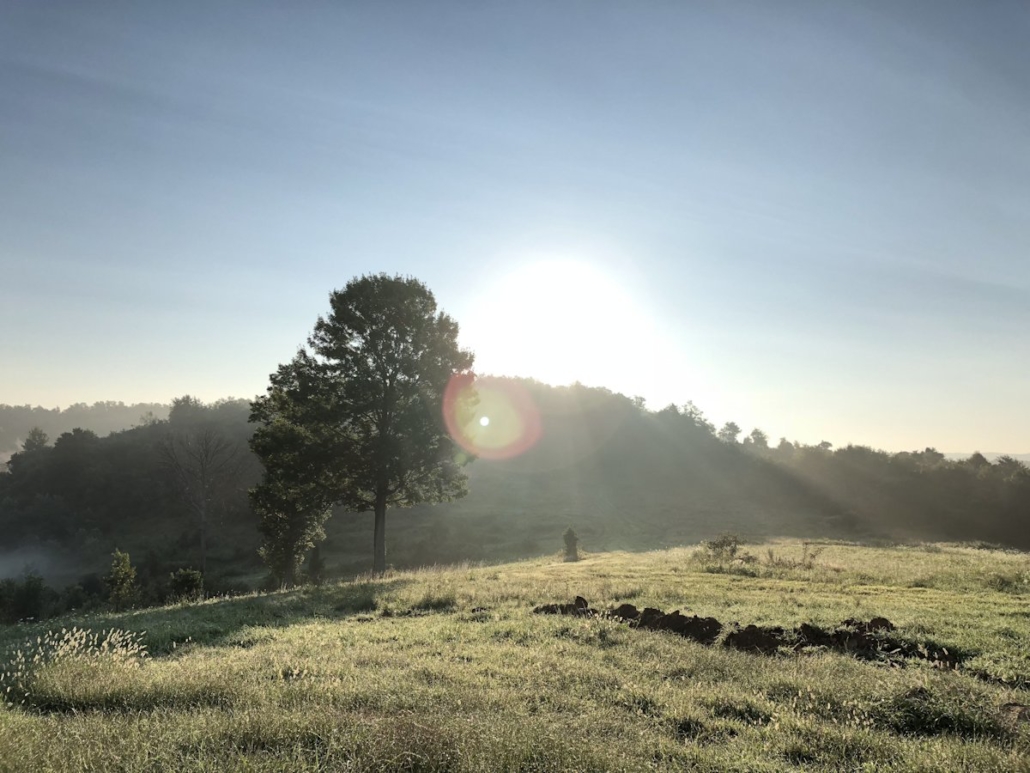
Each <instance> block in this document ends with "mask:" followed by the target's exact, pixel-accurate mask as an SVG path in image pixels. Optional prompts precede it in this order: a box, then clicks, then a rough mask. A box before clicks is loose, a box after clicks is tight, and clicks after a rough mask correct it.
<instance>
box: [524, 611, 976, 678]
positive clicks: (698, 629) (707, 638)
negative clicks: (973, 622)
mask: <svg viewBox="0 0 1030 773" xmlns="http://www.w3.org/2000/svg"><path fill="white" fill-rule="evenodd" d="M533 611H534V612H536V613H537V614H542V615H574V616H576V617H606V618H609V619H613V620H619V621H621V622H624V623H628V624H629V627H630V628H641V629H644V630H647V631H668V632H669V633H674V634H676V635H678V636H682V637H684V638H685V639H691V640H693V641H696V642H700V643H701V644H708V645H710V644H714V643H715V642H716V640H717V639H718V638H719V635H720V634H721V633H722V632H723V629H724V627H726V626H724V625H723V623H721V622H720V621H718V620H716V619H715V618H714V617H698V616H697V615H692V616H690V617H687V616H686V615H684V614H682V613H681V612H680V611H679V610H678V609H677V610H675V611H674V612H668V613H666V612H664V611H662V610H661V609H656V608H654V607H645V608H644V609H643V610H639V609H637V608H636V607H635V606H633V605H632V604H620V605H619V606H617V607H615V608H613V609H608V610H603V611H602V610H597V609H591V608H590V604H589V603H588V602H587V600H586V599H584V598H583V597H582V596H577V597H576V600H575V601H574V602H573V603H571V604H545V605H543V606H539V607H536V608H535V609H534V610H533ZM894 630H895V626H894V624H893V623H892V622H891V621H890V620H888V619H887V618H885V617H874V618H872V619H871V620H856V619H854V618H849V619H847V620H845V621H843V622H842V623H841V624H840V626H838V627H837V628H836V629H834V630H832V631H828V630H826V629H825V628H820V627H819V626H817V625H812V624H811V623H802V624H801V625H799V626H798V627H797V628H794V629H791V630H787V629H785V628H782V627H780V626H768V627H765V626H758V625H748V626H745V627H744V628H740V627H739V626H736V625H733V626H730V630H729V632H728V633H727V634H726V636H725V637H724V638H723V640H722V645H723V646H724V647H729V648H732V649H736V650H740V651H741V652H751V653H755V654H760V655H775V654H777V653H778V652H781V651H784V650H786V651H790V652H800V651H801V650H804V649H806V648H823V649H829V650H833V651H835V652H841V653H844V654H848V655H851V656H853V657H857V658H862V659H864V660H881V661H886V662H889V663H892V664H895V665H903V663H904V660H905V659H907V658H913V659H919V660H926V661H929V662H930V663H931V664H932V665H934V666H935V667H937V668H946V669H954V668H958V665H959V662H960V660H961V658H960V657H959V656H958V654H957V653H955V652H951V651H949V650H948V649H947V647H942V646H940V645H938V644H934V643H932V642H930V643H915V642H910V641H905V640H902V639H898V638H896V637H893V636H890V635H889V634H890V633H891V632H892V631H894Z"/></svg>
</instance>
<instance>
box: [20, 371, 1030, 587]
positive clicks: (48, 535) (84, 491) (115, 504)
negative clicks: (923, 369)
mask: <svg viewBox="0 0 1030 773" xmlns="http://www.w3.org/2000/svg"><path fill="white" fill-rule="evenodd" d="M521 383H522V385H523V386H524V387H525V389H526V390H527V391H528V392H529V394H530V395H531V397H532V400H533V401H534V403H535V404H536V406H537V408H538V409H539V412H540V416H541V430H542V431H541V434H540V437H539V440H538V442H537V443H536V444H535V445H534V446H533V447H532V448H530V449H529V450H527V451H526V452H525V453H523V454H522V455H520V456H516V457H514V458H511V459H504V460H487V459H479V460H477V461H475V462H474V463H473V464H471V465H470V467H469V468H468V472H469V478H470V493H469V495H468V497H466V498H465V499H463V500H460V501H458V502H456V503H453V504H448V505H439V506H434V507H419V508H413V509H411V510H406V511H405V510H401V511H396V510H395V511H392V512H391V514H390V519H391V520H390V543H389V551H390V552H389V561H390V563H391V564H393V565H395V566H398V567H404V566H418V565H423V564H433V563H445V562H453V561H459V560H488V561H492V560H502V559H507V558H514V557H528V556H533V555H539V554H541V553H548V552H554V551H556V550H558V549H559V548H560V545H561V541H560V535H561V533H562V532H563V531H564V530H565V529H566V528H567V527H569V526H572V527H573V528H574V529H575V530H576V531H577V532H578V533H579V535H580V538H581V540H582V542H581V545H582V548H583V549H584V550H586V551H588V552H589V551H591V550H609V549H619V548H625V549H632V550H639V549H649V548H656V547H663V546H669V545H676V544H683V543H685V542H692V541H697V540H699V539H703V538H707V537H710V536H713V535H715V534H719V533H722V532H727V531H730V532H737V533H740V534H741V535H744V536H746V537H759V536H770V535H785V536H804V537H815V536H828V537H838V538H847V539H859V540H882V539H902V540H930V539H933V540H982V541H986V542H991V543H998V544H1003V545H1009V546H1013V547H1020V548H1030V472H1028V469H1027V467H1026V466H1025V465H1024V464H1022V463H1021V462H1019V461H1017V460H1015V459H1011V458H1006V457H1003V458H1001V459H998V460H996V461H995V462H993V463H992V462H990V461H988V460H987V459H986V458H984V457H983V456H981V455H979V454H974V455H973V456H971V457H970V458H968V459H964V460H960V461H952V460H948V459H946V458H945V457H944V456H943V455H942V454H940V453H937V452H936V451H934V450H932V449H926V450H923V451H919V452H912V453H900V454H888V453H884V452H880V451H875V450H872V449H869V448H864V447H853V446H848V447H845V448H840V449H833V448H832V447H830V446H829V444H822V445H819V446H801V445H797V444H793V443H790V442H788V441H786V440H783V441H781V442H780V443H779V444H778V445H770V444H767V443H766V442H765V438H764V435H762V433H761V432H753V433H751V434H750V435H749V436H747V437H745V438H744V440H743V442H739V441H738V440H737V433H735V432H734V430H735V429H736V428H735V427H732V426H731V427H729V428H726V427H724V428H722V429H721V430H719V431H718V432H716V430H715V428H714V427H712V426H711V425H710V424H709V423H708V422H707V421H706V420H705V418H704V416H703V415H702V414H701V413H700V411H698V410H697V409H696V408H695V407H694V406H693V405H690V404H688V405H687V406H685V407H681V408H676V407H672V406H670V407H669V408H666V409H664V410H661V411H657V412H652V411H648V410H646V409H644V408H643V407H642V406H641V405H640V404H638V403H636V402H634V401H633V400H631V399H629V398H626V397H624V396H622V395H618V394H613V393H611V392H608V391H607V390H603V389H593V388H586V387H582V386H572V387H550V386H546V385H542V384H539V383H536V382H532V381H524V382H521ZM136 407H137V408H138V407H139V406H136ZM248 413H249V405H248V403H247V402H245V401H241V400H235V401H223V402H219V403H215V404H211V405H204V404H201V403H199V402H198V401H196V400H193V399H191V398H180V399H179V400H176V401H175V404H174V406H173V407H172V409H171V412H170V414H169V417H168V418H167V419H157V418H151V419H150V420H148V421H146V422H143V423H141V424H139V425H138V426H135V427H133V428H131V429H127V430H123V431H121V432H114V433H112V434H110V435H109V436H107V437H100V436H99V435H98V433H97V432H95V431H90V430H86V429H76V430H73V431H71V432H64V433H63V434H61V435H59V436H58V437H56V438H53V439H51V438H48V437H46V436H45V434H44V433H33V435H32V437H31V438H30V439H29V441H28V442H27V444H26V446H25V448H24V449H23V450H22V451H20V452H19V453H17V454H15V455H14V456H13V458H12V459H11V460H10V462H9V464H8V469H7V471H6V472H4V473H2V474H0V534H2V535H3V537H2V539H3V546H2V547H3V549H2V550H0V555H6V559H7V560H6V563H5V564H3V565H2V566H0V568H2V569H3V570H4V573H5V574H7V575H12V574H17V573H18V572H20V571H21V570H22V569H23V567H24V564H25V563H34V564H35V568H36V570H37V571H40V572H41V573H43V574H44V575H47V576H48V577H51V578H52V579H53V581H54V582H55V583H70V582H72V581H74V580H76V579H78V578H80V577H81V576H82V575H85V574H88V573H91V572H93V573H96V572H101V571H102V570H103V569H104V568H105V567H106V565H107V564H108V563H109V562H110V554H111V551H112V550H114V549H115V548H120V549H122V550H127V551H129V552H130V554H131V556H132V559H133V561H134V563H136V564H137V565H138V566H139V570H140V573H141V580H142V581H143V583H144V584H147V583H150V585H151V586H152V587H153V588H154V593H155V594H158V593H160V585H161V583H162V582H164V581H166V580H167V578H168V575H169V573H170V572H171V571H173V570H175V569H178V568H181V567H187V566H192V567H196V568H199V567H200V566H201V565H202V564H203V563H206V570H207V571H206V575H207V577H208V580H209V583H210V585H209V587H212V588H215V589H217V588H224V589H232V588H241V587H245V586H254V585H256V584H258V583H260V582H261V578H262V576H263V567H262V565H261V563H260V561H259V560H258V558H257V555H256V550H257V547H258V544H259V538H258V534H257V529H256V519H255V517H254V515H253V514H252V512H251V511H250V508H249V505H248V500H247V491H248V489H249V488H250V487H251V486H253V485H254V483H255V482H256V481H257V480H258V479H259V476H260V465H258V464H257V460H256V459H255V458H254V456H253V455H252V454H251V453H250V451H249V449H248V447H247V440H248V438H249V436H250V434H251V432H252V425H250V424H249V423H248V421H247V419H248ZM28 434H29V433H28V431H27V430H26V437H28ZM198 449H199V450H200V451H202V452H203V453H206V454H207V455H208V458H207V459H206V465H207V467H206V469H208V473H207V474H208V476H209V477H208V479H207V480H206V481H205V482H204V487H205V488H204V491H205V493H204V495H203V497H202V499H203V501H198V499H197V497H196V494H195V492H196V490H197V486H196V485H193V486H192V491H193V492H194V493H193V494H190V493H189V490H190V489H191V486H190V480H191V479H190V478H189V476H190V475H194V476H195V474H196V470H193V469H191V465H192V466H194V467H195V466H196V465H198V464H199V463H200V461H202V460H201V459H199V458H198V457H197V456H196V454H197V453H198ZM211 470H215V471H214V472H212V471H211ZM184 475H186V477H185V478H184V477H183V476H184ZM194 483H196V481H195V480H194ZM327 534H328V539H327V541H326V543H325V544H324V545H323V548H322V550H321V556H320V558H321V560H322V561H323V562H325V564H326V570H327V571H328V573H329V574H340V575H349V574H353V573H356V572H358V571H363V570H366V569H367V568H368V561H369V551H370V545H371V540H372V535H371V516H370V515H369V514H368V513H357V514H353V513H345V512H337V513H336V515H335V516H334V518H333V519H332V520H331V521H330V523H329V525H328V527H327ZM22 558H24V560H22Z"/></svg>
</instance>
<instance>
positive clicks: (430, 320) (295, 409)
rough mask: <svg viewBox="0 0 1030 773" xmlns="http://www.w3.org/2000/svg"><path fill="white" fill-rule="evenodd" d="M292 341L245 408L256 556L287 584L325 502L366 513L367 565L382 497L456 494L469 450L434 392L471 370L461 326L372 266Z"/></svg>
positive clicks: (380, 534)
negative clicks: (371, 520) (254, 466)
mask: <svg viewBox="0 0 1030 773" xmlns="http://www.w3.org/2000/svg"><path fill="white" fill-rule="evenodd" d="M329 303H330V313H329V314H328V316H326V317H319V319H318V321H317V323H316V324H315V329H314V331H313V332H312V334H311V336H310V337H309V338H308V347H309V349H301V350H300V351H299V352H298V354H297V356H296V357H295V358H294V359H293V360H292V361H291V362H289V363H287V364H285V365H282V366H280V368H279V370H278V371H277V372H276V373H275V374H273V376H272V379H271V385H270V386H269V388H268V392H267V394H266V395H264V396H262V397H259V398H258V399H257V400H255V402H254V403H253V406H252V414H251V420H252V421H256V422H259V423H260V424H261V426H260V427H259V428H258V429H257V431H256V432H255V435H254V440H253V441H252V447H253V449H254V451H255V453H256V454H257V455H258V456H259V457H260V458H261V460H262V463H263V464H264V465H265V477H264V480H263V481H262V483H261V484H260V485H259V486H258V487H257V488H256V489H255V490H254V493H253V497H252V501H253V502H254V504H255V506H256V507H257V509H258V511H259V513H260V514H261V517H262V531H263V533H264V536H265V545H264V549H263V555H264V556H265V558H266V560H269V561H270V565H273V562H274V561H278V567H279V568H278V570H277V568H276V566H275V565H273V572H276V571H279V573H280V578H281V579H282V580H283V581H284V582H289V581H290V579H291V578H292V575H293V574H294V573H295V571H296V567H297V565H298V564H299V562H300V560H301V559H302V557H303V552H304V551H306V550H307V549H308V548H309V547H311V546H312V545H313V544H314V541H315V540H316V539H317V538H319V537H320V536H321V534H320V532H321V524H322V522H324V520H325V517H326V514H327V512H328V509H329V507H331V506H333V505H336V506H340V507H343V508H345V509H347V510H350V511H353V512H366V511H372V512H373V513H374V514H375V532H374V544H373V555H374V558H373V565H372V566H373V571H374V572H375V573H382V572H383V571H385V569H386V511H387V508H388V507H389V506H395V507H408V506H411V505H416V504H422V503H432V502H444V501H451V500H453V499H456V498H458V497H461V496H464V494H465V493H466V491H467V488H466V478H465V475H464V473H463V471H462V469H461V467H462V464H463V460H464V459H465V458H467V457H465V456H464V455H462V454H460V453H459V451H460V449H459V448H458V447H457V446H456V444H455V442H454V441H453V440H452V439H451V437H450V436H449V435H448V433H447V431H446V428H445V425H444V420H443V400H444V393H445V390H446V388H447V384H448V382H449V381H450V380H451V378H452V377H453V376H454V375H455V374H463V373H467V372H469V371H470V370H471V368H472V361H473V356H472V353H471V352H469V351H466V350H464V349H462V348H461V347H459V346H458V341H457V339H458V324H457V323H456V322H455V321H454V320H453V319H452V318H451V317H450V316H448V315H447V314H445V313H443V312H442V311H439V310H438V309H437V305H436V299H435V298H434V297H433V294H432V292H430V291H429V289H428V288H427V287H426V286H425V285H424V284H423V283H422V282H420V281H418V280H416V279H413V278H410V277H400V276H387V275H386V274H376V275H372V276H362V277H360V278H356V279H353V280H351V281H350V282H348V283H347V286H346V287H345V288H344V289H343V290H337V291H335V292H333V293H332V294H331V295H330V297H329Z"/></svg>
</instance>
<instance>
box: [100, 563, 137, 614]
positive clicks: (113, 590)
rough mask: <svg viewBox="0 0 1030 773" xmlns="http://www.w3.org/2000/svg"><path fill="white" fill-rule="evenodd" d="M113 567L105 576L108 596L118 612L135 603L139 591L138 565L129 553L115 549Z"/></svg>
mask: <svg viewBox="0 0 1030 773" xmlns="http://www.w3.org/2000/svg"><path fill="white" fill-rule="evenodd" d="M111 559H112V560H111V568H110V570H109V571H108V573H107V576H106V577H105V578H104V584H105V585H106V586H107V598H108V600H109V601H110V602H111V604H113V605H114V609H115V611H116V612H118V611H120V610H122V609H125V608H126V607H129V606H131V605H132V604H133V602H134V601H135V600H136V597H137V595H138V593H139V589H138V588H137V587H136V567H134V566H133V565H132V562H131V561H130V560H129V554H128V553H123V552H122V551H120V550H115V551H114V553H113V554H112V555H111Z"/></svg>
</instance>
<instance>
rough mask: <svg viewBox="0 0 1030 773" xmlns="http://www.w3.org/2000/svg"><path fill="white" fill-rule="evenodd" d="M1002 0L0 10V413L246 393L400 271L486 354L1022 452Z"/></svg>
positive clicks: (1018, 49) (800, 424)
mask: <svg viewBox="0 0 1030 773" xmlns="http://www.w3.org/2000/svg"><path fill="white" fill-rule="evenodd" d="M1028 39H1030V6H1027V4H1025V3H1018V2H1012V3H1003V2H998V3H990V4H972V3H949V2H932V3H931V2H925V3H918V2H913V3H904V4H895V3H886V2H883V3H848V4H843V3H841V4H837V3H832V4H830V3H816V2H812V3H800V2H798V3H775V4H773V3H765V2H756V3H743V2H735V3H726V4H716V3H711V4H695V3H691V4H687V3H659V2H653V3H605V2H568V3H530V2H522V3H512V4H506V5H502V4H470V3H432V4H430V3H426V4H421V3H405V4H386V3H363V4H362V3H348V4H330V3H325V4H317V3H296V4H289V5H285V4H271V3H269V4H262V3H252V2H248V3H219V4H217V8H215V7H214V6H213V4H207V3H190V2H183V3H175V4H122V3H105V4H102V5H101V4H89V5H88V6H87V5H85V4H80V3H66V4H61V3H46V4H42V3H34V2H9V3H5V4H4V5H3V7H2V9H0V149H2V150H0V272H2V276H3V280H2V282H0V325H2V326H3V329H4V335H2V336H0V368H2V373H0V403H9V404H21V403H31V404H42V405H48V406H52V405H67V404H69V403H73V402H80V401H85V402H92V401H96V400H124V401H126V402H137V401H162V402H167V401H168V400H169V399H170V398H171V397H173V396H175V395H180V394H185V393H190V394H195V395H197V396H199V397H200V398H202V399H205V400H214V399H216V398H219V397H225V396H229V395H236V396H244V397H250V396H252V395H254V394H257V393H259V392H262V391H263V390H264V388H265V386H266V384H267V377H268V374H269V373H270V372H271V371H273V370H274V369H275V368H276V366H277V365H278V364H279V363H280V362H283V361H285V360H287V359H289V357H290V356H291V355H292V354H293V352H294V351H295V349H296V347H297V346H298V345H300V344H301V343H302V342H303V341H304V339H305V336H306V335H307V333H308V332H309V331H310V329H311V327H312V325H313V323H314V321H315V319H316V317H317V316H318V315H319V314H321V313H324V312H325V310H326V307H327V299H328V293H329V292H330V290H332V289H334V288H337V287H342V286H343V285H344V284H345V283H346V282H347V280H348V279H349V278H351V277H352V276H354V275H357V274H361V273H366V272H379V271H386V272H390V273H403V274H412V275H415V276H417V277H419V278H420V279H422V280H423V281H425V282H426V283H427V284H428V286H429V287H430V288H431V289H432V290H433V291H434V292H435V293H436V295H437V298H438V300H439V302H440V304H441V306H442V307H443V308H444V309H446V310H447V311H448V312H450V313H451V314H453V315H454V316H455V317H456V318H457V319H458V321H459V322H460V323H461V325H462V330H463V339H464V341H465V342H466V343H467V344H468V345H470V346H472V347H473V348H474V349H475V350H476V353H477V369H478V370H480V371H482V372H489V373H497V374H508V375H521V376H535V377H537V378H540V379H542V380H545V381H551V382H558V383H561V382H566V381H571V380H575V379H580V380H582V381H584V382H586V383H588V384H591V385H603V386H607V387H609V388H611V389H613V390H615V391H620V392H624V393H626V394H628V395H642V396H644V397H646V398H647V399H648V403H649V405H651V407H655V408H658V407H661V406H662V405H663V404H665V403H668V402H677V403H684V402H686V401H687V400H693V401H694V402H695V403H697V404H698V405H699V406H700V407H701V408H702V409H703V410H705V412H706V413H707V414H708V416H709V417H710V418H711V419H712V420H713V421H714V422H716V423H721V422H723V421H726V420H731V419H732V420H734V421H736V422H737V423H738V424H740V425H741V427H743V428H745V430H748V429H750V428H751V427H754V426H758V427H761V428H762V429H764V430H765V431H766V432H767V433H769V435H770V436H772V437H773V438H774V439H775V438H778V437H779V436H787V437H789V438H791V439H796V440H800V441H802V442H808V443H812V442H818V441H819V440H822V439H826V440H829V441H832V442H833V443H835V444H836V445H843V444H845V443H848V442H854V443H862V444H867V445H871V446H874V447H878V448H884V449H887V450H901V449H910V448H922V447H925V446H936V447H937V448H940V449H941V450H946V451H949V450H954V451H968V450H973V449H977V448H979V449H982V450H991V451H995V452H1025V451H1027V450H1030V440H1028V438H1030V411H1028V410H1027V408H1026V395H1027V394H1030V370H1028V369H1027V366H1026V363H1027V362H1030V343H1028V341H1030V335H1028V333H1030V261H1028V260H1027V248H1028V246H1030V142H1028V140H1030V137H1028V136H1027V127H1028V126H1030V98H1028V95H1030V47H1028V46H1027V45H1026V41H1027V40H1028Z"/></svg>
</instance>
